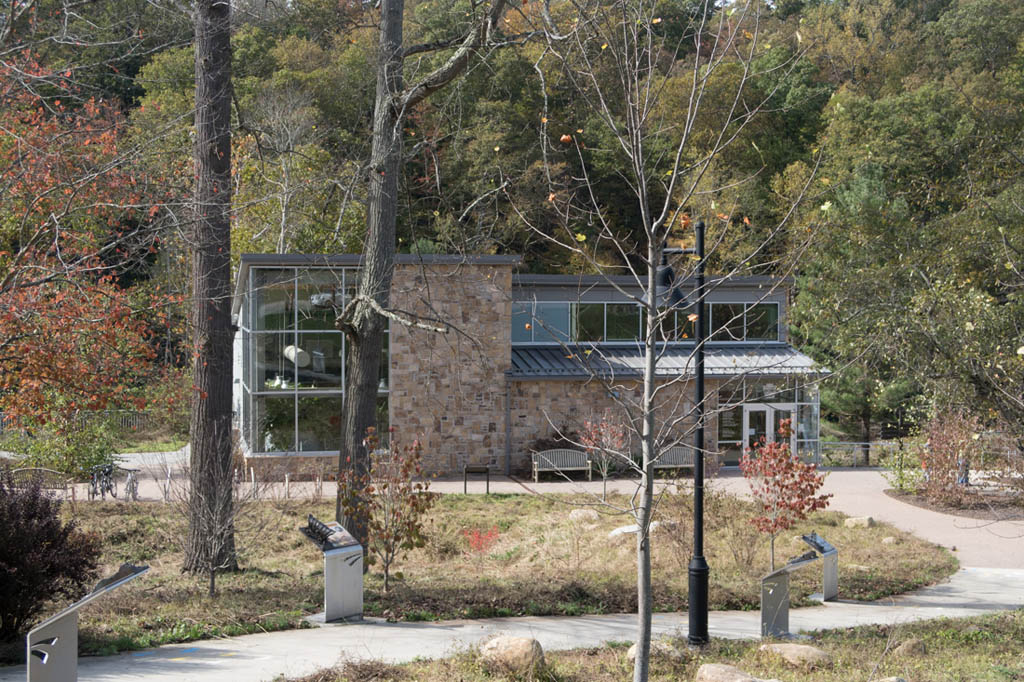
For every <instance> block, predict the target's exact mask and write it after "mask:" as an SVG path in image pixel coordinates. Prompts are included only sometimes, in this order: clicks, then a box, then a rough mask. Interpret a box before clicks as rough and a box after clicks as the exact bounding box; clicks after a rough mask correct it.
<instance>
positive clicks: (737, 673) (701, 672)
mask: <svg viewBox="0 0 1024 682" xmlns="http://www.w3.org/2000/svg"><path fill="white" fill-rule="evenodd" d="M693 680H694V682H779V681H778V680H764V679H760V678H757V677H753V676H752V675H748V674H747V673H745V672H743V671H742V670H740V669H739V668H737V667H735V666H731V665H725V664H724V663H705V664H704V665H702V666H701V667H700V668H698V669H697V676H696V677H694V678H693Z"/></svg>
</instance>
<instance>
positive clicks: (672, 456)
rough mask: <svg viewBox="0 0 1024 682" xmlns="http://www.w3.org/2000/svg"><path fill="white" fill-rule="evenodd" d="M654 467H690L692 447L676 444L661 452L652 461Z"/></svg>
mask: <svg viewBox="0 0 1024 682" xmlns="http://www.w3.org/2000/svg"><path fill="white" fill-rule="evenodd" d="M654 468H655V469H692V468H693V448H691V447H686V446H683V445H676V446H674V447H671V448H669V449H668V450H666V451H665V452H663V453H661V457H659V458H658V460H657V461H656V462H655V463H654Z"/></svg>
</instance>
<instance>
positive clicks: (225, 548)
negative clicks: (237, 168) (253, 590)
mask: <svg viewBox="0 0 1024 682" xmlns="http://www.w3.org/2000/svg"><path fill="white" fill-rule="evenodd" d="M229 7H230V5H229V3H227V2H223V1H219V0H197V2H196V3H195V50H196V72H195V74H196V113H195V129H196V132H195V145H194V147H193V163H194V166H195V176H196V179H195V183H196V186H195V208H194V211H195V215H194V223H193V224H194V228H193V234H192V239H191V247H192V319H191V331H192V343H193V358H194V370H193V382H194V391H193V394H192V405H191V417H190V424H189V426H190V432H191V459H190V467H189V479H190V480H189V483H190V489H189V534H188V541H187V546H186V551H185V562H184V569H185V570H187V571H190V572H193V573H195V572H203V571H207V570H216V569H234V568H236V567H237V564H236V560H235V540H234V527H233V518H234V517H233V509H232V488H231V445H232V444H231V372H232V362H231V352H232V337H233V333H232V329H231V223H230V211H231V43H230V37H231V23H230V9H229Z"/></svg>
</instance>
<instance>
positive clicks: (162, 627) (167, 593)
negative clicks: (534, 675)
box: [76, 495, 956, 653]
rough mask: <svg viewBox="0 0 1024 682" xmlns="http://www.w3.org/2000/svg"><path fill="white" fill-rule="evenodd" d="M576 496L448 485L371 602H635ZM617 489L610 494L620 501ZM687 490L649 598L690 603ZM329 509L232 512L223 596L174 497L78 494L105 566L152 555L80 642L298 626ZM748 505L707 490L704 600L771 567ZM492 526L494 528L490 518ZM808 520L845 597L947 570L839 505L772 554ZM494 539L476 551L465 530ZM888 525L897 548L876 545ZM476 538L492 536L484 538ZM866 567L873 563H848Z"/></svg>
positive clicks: (420, 610) (602, 525)
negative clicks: (833, 549)
mask: <svg viewBox="0 0 1024 682" xmlns="http://www.w3.org/2000/svg"><path fill="white" fill-rule="evenodd" d="M579 501H580V500H579V498H576V499H573V498H568V497H564V496H554V497H550V498H549V497H535V496H526V495H505V496H496V495H492V496H490V497H486V498H485V497H483V496H468V497H466V496H461V495H446V496H444V497H442V498H441V499H440V501H439V502H438V504H437V506H436V507H435V508H434V510H433V511H432V512H431V515H430V519H429V520H428V523H427V534H428V537H429V541H428V543H427V546H426V547H424V548H422V549H417V550H414V551H412V552H410V553H409V555H408V556H407V557H404V558H403V559H402V561H401V563H400V564H399V565H398V567H397V568H398V569H399V570H401V571H402V572H403V573H404V577H403V578H402V579H400V580H398V581H397V582H396V586H395V587H394V588H393V589H392V592H391V593H390V594H387V595H385V594H383V591H382V589H381V586H382V580H381V577H380V576H379V575H378V574H376V573H370V574H369V575H367V579H366V592H365V602H366V612H367V613H369V614H376V615H385V616H388V617H393V618H395V619H399V620H402V619H404V620H423V619H447V618H456V617H487V616H506V615H521V614H532V615H543V614H570V615H571V614H580V613H608V612H625V611H631V610H635V579H634V574H633V570H634V569H633V566H634V556H635V554H634V553H635V540H634V538H633V536H624V537H621V538H619V539H617V540H609V539H608V531H609V530H611V529H613V528H615V527H617V526H620V525H623V524H625V523H626V522H627V521H626V519H624V518H623V517H622V516H615V515H602V516H601V518H600V520H599V521H598V522H596V523H576V522H572V521H570V520H569V518H568V515H569V512H570V511H571V510H572V509H575V508H578V505H577V504H574V502H576V503H578V502H579ZM623 501H624V500H623V499H622V498H617V499H615V500H614V502H616V503H622V502H623ZM690 509H691V499H690V497H689V496H685V495H680V496H668V497H666V498H664V500H663V501H662V503H661V505H660V507H659V510H658V516H659V517H660V518H661V519H662V520H663V521H666V522H667V523H666V525H665V526H664V527H663V528H667V529H668V530H659V531H657V533H656V535H655V539H654V542H653V547H654V553H655V558H654V582H655V607H656V608H657V609H659V610H681V609H685V608H686V591H687V587H686V564H687V562H688V561H689V553H690V547H689V538H690V534H691V530H690V529H691V527H692V526H691V523H692V522H691V519H690ZM310 511H312V512H314V513H315V514H317V515H318V516H320V517H321V518H330V517H331V515H332V513H333V504H328V503H327V502H321V503H319V504H314V503H311V502H296V501H282V500H278V501H266V502H262V503H260V505H259V507H258V508H256V509H253V510H251V513H250V514H249V515H247V516H246V517H245V518H244V519H242V520H240V521H239V524H238V526H239V533H240V534H239V542H238V545H239V548H240V551H241V556H240V563H241V565H242V566H243V570H242V571H240V572H238V573H235V574H228V575H223V576H220V577H219V578H218V590H219V594H218V596H217V597H216V598H215V599H213V600H210V599H208V598H206V597H205V596H204V587H205V583H204V581H203V580H202V579H201V578H194V577H191V576H187V575H182V574H181V572H180V567H181V550H180V539H181V538H182V537H184V531H185V528H184V515H183V514H182V513H181V511H180V510H179V509H176V508H175V507H174V506H173V505H170V506H169V505H163V504H156V503H139V504H126V503H124V502H121V501H117V502H105V503H100V502H96V503H81V502H80V503H79V504H78V508H77V512H76V516H77V517H78V520H79V523H80V524H81V526H82V527H83V528H85V529H87V530H92V531H95V532H98V533H100V534H101V536H102V537H103V539H104V543H105V552H104V556H103V562H104V565H105V572H109V571H112V570H113V569H114V568H116V566H117V565H118V564H120V563H121V562H122V561H132V562H135V563H147V564H150V565H151V566H152V570H151V572H150V574H149V575H147V576H146V577H144V578H142V579H141V580H139V581H137V582H136V583H134V584H133V585H131V586H128V587H126V588H125V589H124V590H121V591H119V592H118V593H115V594H113V595H111V596H110V597H106V598H104V599H102V600H99V601H98V602H96V603H95V604H94V605H91V606H90V607H88V608H87V609H85V611H84V612H83V613H82V618H81V647H82V649H83V651H85V652H97V653H108V652H113V651H116V650H122V649H132V648H139V647H146V646H151V645H156V644H163V643H169V642H181V641H190V640H194V639H201V638H207V637H216V636H223V635H235V634H242V633H247V632H261V631H264V630H274V629H281V628H292V627H301V626H302V618H303V616H305V615H307V614H310V613H314V612H316V611H318V610H320V609H321V604H322V589H323V587H322V560H321V557H320V554H319V552H318V551H317V550H316V549H315V548H314V547H313V546H312V545H311V544H310V543H309V542H308V541H307V540H306V539H305V538H304V537H303V536H302V535H301V534H300V533H299V532H298V531H297V528H298V526H300V525H303V524H304V520H305V515H306V514H307V513H308V512H310ZM749 512H750V508H749V506H748V505H747V504H746V503H744V502H742V501H739V500H736V499H735V498H729V497H725V496H720V495H711V496H710V498H709V499H708V507H707V555H708V558H709V562H710V564H711V567H712V580H711V606H712V608H714V609H728V608H746V609H756V608H757V607H758V600H759V587H758V580H759V577H760V575H761V574H762V573H764V572H766V569H767V565H768V557H767V542H766V541H765V539H764V538H763V537H760V536H759V535H758V534H757V533H756V531H754V530H753V528H751V527H750V526H749V524H747V523H746V518H747V517H748V516H749ZM494 528H496V529H497V530H496V531H494V532H491V533H488V532H489V531H492V529H494ZM811 529H816V530H817V531H818V532H819V533H821V534H822V535H823V536H825V537H826V538H827V539H828V540H830V541H831V542H832V543H833V544H835V545H836V546H837V547H839V549H840V575H841V578H840V591H841V595H840V596H841V597H844V598H854V599H874V598H879V597H882V596H886V595H889V594H894V593H900V592H905V591H908V590H911V589H913V588H915V587H918V586H921V585H925V584H929V583H933V582H935V581H938V580H941V579H942V578H944V577H946V576H947V575H949V574H950V573H952V572H953V571H954V570H955V569H956V561H955V559H953V557H952V556H951V555H950V554H949V553H948V552H946V551H945V550H942V549H940V548H938V547H936V546H935V545H932V544H930V543H926V542H923V541H921V540H917V539H916V538H913V537H911V536H909V535H907V534H905V533H901V532H900V531H897V530H895V529H893V528H891V527H886V526H879V527H875V528H870V529H847V528H845V527H843V525H842V516H841V515H839V514H837V513H828V512H826V513H822V514H817V515H815V517H813V519H811V520H810V521H808V522H807V523H805V524H803V525H801V526H800V527H799V528H797V529H794V530H793V531H791V532H787V533H786V535H784V536H782V537H780V538H779V540H778V541H777V547H778V550H777V555H778V557H779V558H780V559H782V558H785V557H787V556H792V555H795V554H798V553H801V552H803V551H805V550H806V547H805V546H804V545H803V544H802V543H799V542H798V541H794V536H795V535H797V534H798V533H799V532H806V531H809V530H811ZM474 531H479V534H480V535H482V536H487V535H491V536H493V542H492V543H491V544H490V545H489V546H486V547H481V546H480V545H479V544H478V545H477V546H476V549H474V548H473V546H472V545H471V543H470V541H469V539H468V538H467V535H472V534H473V532H474ZM887 535H893V536H895V537H897V538H899V539H900V544H898V545H883V544H882V543H881V539H882V538H883V537H885V536H887ZM483 544H487V543H486V542H484V543H483ZM856 566H861V567H873V568H870V569H868V570H863V569H861V568H857V567H856ZM795 578H796V579H795V581H794V585H793V603H794V605H799V604H800V603H803V602H804V601H805V598H806V595H808V594H809V593H811V592H814V591H817V590H819V589H820V584H819V581H820V569H819V568H818V567H814V568H812V569H809V570H805V571H802V572H800V573H798V574H797V575H796V576H795Z"/></svg>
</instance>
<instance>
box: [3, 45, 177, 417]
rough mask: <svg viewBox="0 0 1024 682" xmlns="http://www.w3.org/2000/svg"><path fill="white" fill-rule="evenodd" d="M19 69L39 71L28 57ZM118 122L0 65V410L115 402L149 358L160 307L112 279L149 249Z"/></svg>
mask: <svg viewBox="0 0 1024 682" xmlns="http://www.w3.org/2000/svg"><path fill="white" fill-rule="evenodd" d="M18 70H20V71H23V72H26V73H31V74H32V75H33V76H36V77H43V76H46V75H47V74H46V73H45V71H44V70H43V69H42V68H41V67H40V66H39V65H38V64H37V63H35V62H34V61H33V60H32V59H31V57H30V56H27V55H26V56H23V59H22V62H21V63H20V64H19V66H18ZM49 75H50V76H52V77H53V78H54V79H56V81H55V82H56V83H57V85H58V86H60V89H61V90H62V91H63V92H66V93H71V92H73V88H72V87H71V85H70V84H68V83H62V82H61V77H60V75H59V74H49ZM123 122H124V121H123V117H122V116H121V114H120V113H119V112H118V111H117V109H116V108H115V107H114V106H112V105H111V104H110V103H105V102H98V101H95V100H92V99H85V100H82V101H76V102H75V106H73V107H72V106H68V105H66V104H65V103H64V102H63V101H61V100H56V99H45V98H43V97H41V96H39V95H37V94H36V93H34V92H31V91H29V90H26V89H24V88H22V87H21V80H20V79H19V78H18V73H17V72H16V71H15V70H14V68H13V67H11V66H9V65H8V64H7V63H4V64H2V65H0V128H2V130H3V134H2V135H0V196H3V206H4V211H3V214H2V215H0V395H2V396H3V399H2V404H0V407H3V408H4V409H6V410H8V411H10V412H12V413H17V414H33V415H43V414H45V413H46V412H47V411H48V409H49V408H50V407H52V405H51V403H52V399H53V396H54V395H60V396H61V397H62V400H61V401H59V402H60V405H61V407H62V409H66V410H68V411H77V410H81V409H100V408H104V407H107V406H108V405H110V404H123V403H126V402H127V401H128V388H129V387H130V386H131V385H132V384H134V383H137V380H138V377H139V375H140V373H141V372H144V371H145V370H146V369H147V367H148V363H149V362H150V360H151V359H152V357H153V350H152V348H151V346H150V344H149V342H148V335H149V333H150V331H149V330H150V324H151V323H153V322H154V321H156V322H159V318H160V317H161V315H162V314H161V313H159V312H158V313H153V312H152V311H153V310H155V309H157V304H158V303H160V302H162V301H158V300H156V299H153V298H150V297H146V298H145V300H140V299H139V297H138V296H134V297H133V296H132V295H130V293H129V292H128V291H126V290H125V289H123V288H122V287H120V286H119V285H118V282H117V276H118V273H119V272H121V271H123V269H124V268H126V267H129V266H130V263H131V261H132V260H133V259H138V258H140V257H141V256H140V254H148V253H149V251H150V249H152V248H154V243H155V242H154V241H153V238H152V237H151V236H149V234H148V233H149V231H148V230H147V229H146V224H147V223H146V221H148V220H149V217H148V216H146V215H145V211H144V210H143V209H142V208H141V206H142V204H143V190H142V186H143V185H144V184H145V183H142V182H140V181H139V180H138V178H137V177H136V176H135V175H134V174H133V173H132V172H131V171H130V169H128V168H127V166H126V163H125V159H124V158H123V155H122V154H121V153H120V151H119V149H118V147H117V137H118V133H119V131H120V129H121V127H122V125H123ZM140 226H141V227H140ZM140 309H148V313H147V314H148V317H149V319H148V320H147V321H143V320H142V319H141V318H140V316H139V315H140Z"/></svg>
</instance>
